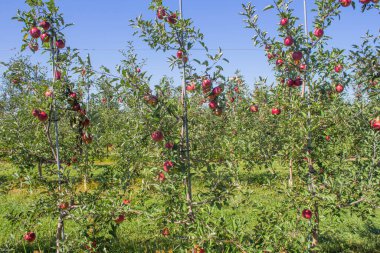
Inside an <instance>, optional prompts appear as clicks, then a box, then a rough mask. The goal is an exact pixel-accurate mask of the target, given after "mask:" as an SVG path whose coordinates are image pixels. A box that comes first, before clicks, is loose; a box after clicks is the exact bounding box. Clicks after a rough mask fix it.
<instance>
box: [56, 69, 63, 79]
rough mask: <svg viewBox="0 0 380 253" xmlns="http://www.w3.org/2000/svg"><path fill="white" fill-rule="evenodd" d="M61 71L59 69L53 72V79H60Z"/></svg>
mask: <svg viewBox="0 0 380 253" xmlns="http://www.w3.org/2000/svg"><path fill="white" fill-rule="evenodd" d="M61 76H62V73H61V71H59V70H56V71H55V73H54V77H55V80H61Z"/></svg>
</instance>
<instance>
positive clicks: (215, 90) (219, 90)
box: [212, 86, 223, 96]
mask: <svg viewBox="0 0 380 253" xmlns="http://www.w3.org/2000/svg"><path fill="white" fill-rule="evenodd" d="M222 92H223V88H222V87H221V86H216V87H215V88H214V89H212V94H214V95H216V96H218V95H219V94H220V93H222Z"/></svg>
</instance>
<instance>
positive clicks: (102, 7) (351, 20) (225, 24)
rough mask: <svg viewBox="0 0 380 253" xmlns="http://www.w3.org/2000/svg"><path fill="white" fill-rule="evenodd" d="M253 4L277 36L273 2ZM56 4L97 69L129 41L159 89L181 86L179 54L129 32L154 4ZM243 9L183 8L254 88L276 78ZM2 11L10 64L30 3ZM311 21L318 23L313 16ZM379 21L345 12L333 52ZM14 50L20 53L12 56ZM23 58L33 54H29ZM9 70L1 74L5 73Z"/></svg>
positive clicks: (8, 3)
mask: <svg viewBox="0 0 380 253" xmlns="http://www.w3.org/2000/svg"><path fill="white" fill-rule="evenodd" d="M163 2H164V4H165V5H167V6H170V7H171V9H173V10H174V9H177V8H178V1H177V0H167V1H165V0H164V1H163ZM252 2H253V4H254V5H256V6H257V8H258V10H260V12H259V14H260V21H259V22H260V24H261V25H262V27H263V28H265V29H266V30H268V31H269V32H270V33H271V34H275V29H276V26H277V24H278V22H279V20H278V18H277V17H276V16H275V11H269V12H268V11H267V12H262V11H261V10H262V9H263V8H264V7H265V6H266V5H268V4H270V3H272V1H271V0H256V1H252ZM308 2H309V6H308V10H309V11H310V10H311V9H312V8H313V5H312V2H313V1H308ZM356 2H358V1H356ZM56 3H57V5H58V6H60V9H61V12H63V13H64V16H65V20H66V22H70V23H74V24H75V25H74V26H72V27H70V28H68V30H67V31H66V40H67V45H69V46H71V47H72V48H78V49H80V50H82V51H81V54H82V55H83V56H85V55H87V53H90V55H91V58H92V62H93V65H94V67H95V68H98V67H99V66H100V65H105V66H107V67H108V68H111V69H112V68H113V67H114V66H115V65H116V64H118V63H119V62H120V59H121V55H120V53H119V52H118V49H124V48H126V45H127V41H131V40H132V41H134V42H135V47H136V49H137V51H136V52H137V53H138V54H139V56H140V57H141V58H146V59H147V66H146V67H145V70H148V71H149V73H150V74H152V75H153V76H154V77H153V79H152V80H153V83H152V84H153V85H154V84H155V82H157V80H158V79H159V78H160V77H161V76H163V75H165V74H166V75H169V76H173V77H174V78H175V80H176V81H178V82H179V79H178V71H175V70H174V71H173V72H171V71H170V69H169V67H168V64H166V58H167V57H168V56H169V55H170V54H174V53H175V52H170V53H165V54H163V53H157V52H155V51H152V50H148V47H147V46H146V45H145V44H144V43H143V42H141V41H140V40H139V39H138V38H137V37H133V36H132V34H133V29H132V28H131V27H129V20H130V19H132V18H134V17H136V16H138V15H140V14H142V15H143V16H144V17H145V18H153V17H154V15H155V14H154V13H153V12H151V11H148V10H147V7H148V5H149V1H148V0H137V1H136V0H134V1H132V0H56ZM242 3H247V1H239V0H183V7H184V15H185V17H191V18H193V20H194V24H195V26H196V27H198V28H200V29H201V31H202V32H203V33H204V34H205V41H206V43H207V45H208V47H209V48H215V49H216V48H218V47H221V48H222V49H225V52H224V53H225V54H224V56H225V57H226V58H227V59H229V60H230V64H224V67H225V74H226V75H227V76H230V75H233V73H234V72H235V70H236V69H239V70H241V72H242V74H243V75H244V76H245V77H246V80H247V81H248V83H249V84H252V83H253V81H254V80H255V79H256V78H258V77H259V76H271V73H270V67H269V65H268V63H267V61H266V57H265V55H264V52H263V51H262V50H258V49H255V48H254V47H253V45H252V42H251V37H252V31H251V30H248V29H245V28H244V23H243V17H242V16H240V15H239V12H241V10H242V7H241V4H242ZM357 5H358V6H359V5H360V4H359V3H358V4H357ZM0 7H1V8H0V24H1V27H2V29H3V33H2V34H3V36H2V39H1V41H0V61H7V60H8V59H10V58H11V57H13V56H14V55H16V54H17V52H18V50H19V48H20V45H21V40H22V37H21V34H20V30H21V28H22V25H21V24H20V23H18V22H17V21H15V20H11V17H12V16H14V15H15V13H16V11H17V9H26V8H27V7H26V5H25V3H24V0H0ZM293 8H294V9H295V14H296V15H297V16H299V17H300V18H301V20H302V17H303V0H294V3H293ZM309 18H312V14H311V13H310V17H309ZM376 20H377V21H376ZM378 20H379V14H378V11H374V10H372V11H370V12H366V13H364V14H362V13H361V12H360V10H359V9H356V10H355V11H354V10H352V8H343V12H342V15H341V19H340V20H339V21H337V22H335V23H334V25H333V26H331V27H330V28H329V29H328V30H326V31H325V34H326V35H330V36H333V37H334V38H333V40H332V41H331V44H330V45H331V46H334V47H340V48H349V47H350V46H351V45H352V44H354V43H359V42H360V37H361V36H362V35H364V33H365V32H366V31H367V30H369V31H370V32H372V33H373V34H378V33H379V29H380V22H378ZM309 25H310V28H309V29H312V27H311V26H312V23H311V22H309ZM12 48H16V50H13V51H11V50H9V49H12ZM83 49H95V50H90V51H86V50H83ZM236 49H238V50H236ZM23 54H27V55H29V54H30V53H29V52H28V50H26V51H25V53H23ZM197 54H198V53H197ZM193 56H195V53H194V54H193ZM190 58H191V56H190ZM31 59H32V61H33V62H43V61H44V58H43V57H41V55H40V54H39V53H37V54H35V55H33V56H32V58H31ZM3 70H4V69H3V68H0V72H1V71H3Z"/></svg>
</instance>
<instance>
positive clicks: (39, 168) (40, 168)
mask: <svg viewBox="0 0 380 253" xmlns="http://www.w3.org/2000/svg"><path fill="white" fill-rule="evenodd" d="M38 177H39V178H40V179H41V178H42V161H41V160H38Z"/></svg>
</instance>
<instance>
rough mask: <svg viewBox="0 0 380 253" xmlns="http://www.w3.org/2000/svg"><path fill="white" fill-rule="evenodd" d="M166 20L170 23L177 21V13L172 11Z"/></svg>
mask: <svg viewBox="0 0 380 253" xmlns="http://www.w3.org/2000/svg"><path fill="white" fill-rule="evenodd" d="M168 22H169V24H172V25H174V24H175V23H177V14H175V13H173V14H172V15H170V16H169V17H168Z"/></svg>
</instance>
